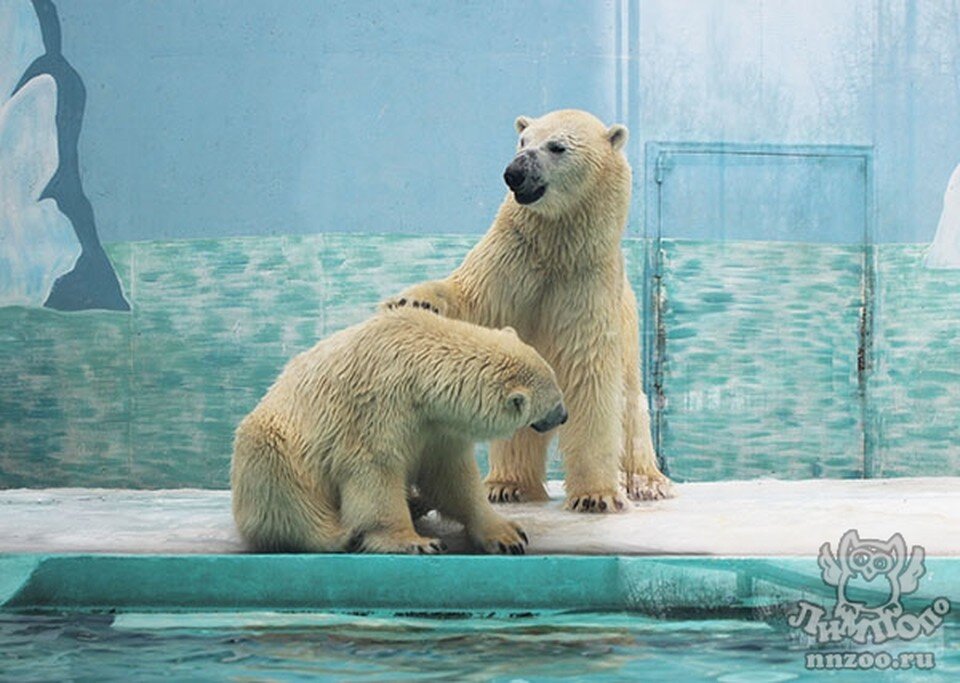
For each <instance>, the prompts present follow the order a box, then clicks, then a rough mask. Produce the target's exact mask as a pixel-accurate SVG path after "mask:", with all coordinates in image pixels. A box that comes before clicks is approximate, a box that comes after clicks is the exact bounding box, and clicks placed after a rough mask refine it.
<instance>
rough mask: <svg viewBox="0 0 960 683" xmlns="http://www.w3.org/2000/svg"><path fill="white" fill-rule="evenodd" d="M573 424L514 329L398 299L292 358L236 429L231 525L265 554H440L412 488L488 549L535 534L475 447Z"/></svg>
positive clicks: (547, 373)
mask: <svg viewBox="0 0 960 683" xmlns="http://www.w3.org/2000/svg"><path fill="white" fill-rule="evenodd" d="M565 419H566V412H565V410H564V408H563V404H562V402H561V394H560V390H559V388H558V386H557V382H556V377H555V375H554V373H553V370H551V368H550V366H549V365H547V363H546V361H544V360H543V358H541V357H540V356H539V354H537V352H536V351H534V350H533V349H532V348H531V347H529V346H527V345H526V344H524V343H523V342H522V341H520V339H519V338H518V337H517V334H516V332H514V331H513V330H509V329H508V330H493V329H486V328H482V327H479V326H476V325H472V324H469V323H465V322H460V321H456V320H451V319H448V318H442V317H440V316H439V315H436V314H435V313H432V312H430V311H428V310H423V309H419V308H413V307H409V306H407V307H403V308H401V309H399V310H397V311H387V312H383V313H379V314H377V315H376V316H374V317H373V318H371V319H370V320H368V321H366V322H364V323H361V324H360V325H356V326H354V327H351V328H349V329H346V330H343V331H341V332H339V333H337V334H334V335H332V336H330V337H328V338H327V339H325V340H323V341H321V342H320V343H318V344H317V345H316V346H314V347H313V348H312V349H310V350H308V351H306V352H304V353H301V354H300V355H298V356H296V357H295V358H294V359H293V360H291V361H290V362H289V363H288V364H287V366H286V368H285V369H284V370H283V372H282V373H281V375H280V377H279V378H278V379H277V381H276V382H275V383H274V384H273V386H272V387H270V389H269V390H268V391H267V394H266V395H265V396H264V397H263V399H262V400H261V401H260V403H259V404H258V405H257V407H256V408H255V409H254V410H253V412H251V413H250V414H249V415H248V416H247V417H246V418H244V419H243V421H242V422H241V423H240V426H239V427H238V428H237V432H236V440H235V444H234V454H233V466H232V471H231V482H232V489H233V514H234V518H235V520H236V523H237V527H238V529H239V531H240V533H241V535H242V536H243V538H244V539H245V540H246V542H247V543H248V544H249V546H250V547H251V548H252V549H254V550H257V551H286V552H336V551H342V550H350V549H358V550H364V551H369V552H383V553H417V552H422V553H435V552H439V551H440V550H442V549H443V548H442V544H441V543H440V542H439V541H438V540H437V539H433V538H424V537H421V536H420V535H418V534H417V532H416V531H415V529H414V527H413V523H412V520H411V516H410V510H409V508H408V501H407V497H408V492H409V490H410V488H411V487H413V486H415V487H416V488H417V489H418V490H419V495H420V496H421V497H422V499H423V502H424V503H426V504H427V505H429V506H430V507H434V508H436V509H437V510H438V511H439V512H440V513H441V514H442V515H444V516H447V517H450V518H452V519H455V520H457V521H459V522H462V523H463V524H464V526H465V527H466V531H467V533H468V535H469V536H470V538H471V539H472V540H473V541H474V543H476V544H477V545H478V546H479V547H480V548H482V549H483V550H485V551H487V552H511V553H521V552H523V549H524V547H525V545H526V543H527V538H526V536H525V534H524V533H523V531H521V530H520V528H519V527H518V526H517V525H516V524H514V523H512V522H510V521H508V520H507V519H505V518H504V517H502V516H500V515H499V514H497V513H496V512H495V511H494V510H493V508H492V506H491V505H490V503H489V502H488V500H487V497H486V495H485V492H484V490H483V486H482V483H481V481H480V472H479V469H478V467H477V464H476V461H475V459H474V457H473V443H474V442H475V441H479V440H487V439H492V438H506V437H509V436H510V435H511V434H513V433H514V432H516V431H517V430H518V429H520V430H521V431H530V430H529V429H527V428H526V427H527V425H531V424H533V423H536V425H537V428H541V429H550V428H552V427H553V426H556V425H557V424H560V423H562V421H563V420H565Z"/></svg>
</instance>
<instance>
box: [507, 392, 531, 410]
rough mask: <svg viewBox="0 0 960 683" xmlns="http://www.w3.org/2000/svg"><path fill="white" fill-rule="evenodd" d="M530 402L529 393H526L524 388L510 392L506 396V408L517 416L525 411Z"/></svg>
mask: <svg viewBox="0 0 960 683" xmlns="http://www.w3.org/2000/svg"><path fill="white" fill-rule="evenodd" d="M529 402H530V392H529V391H527V390H526V389H525V388H524V387H518V388H516V389H514V390H513V391H511V392H510V395H509V396H507V408H509V409H510V410H512V411H514V412H516V413H517V415H522V414H523V413H524V411H525V410H526V409H527V404H528V403H529Z"/></svg>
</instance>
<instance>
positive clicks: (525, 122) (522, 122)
mask: <svg viewBox="0 0 960 683" xmlns="http://www.w3.org/2000/svg"><path fill="white" fill-rule="evenodd" d="M513 125H514V126H515V127H516V129H517V132H518V133H522V132H523V131H525V130H526V129H527V126H529V125H530V117H529V116H518V117H517V120H516V121H514V123H513Z"/></svg>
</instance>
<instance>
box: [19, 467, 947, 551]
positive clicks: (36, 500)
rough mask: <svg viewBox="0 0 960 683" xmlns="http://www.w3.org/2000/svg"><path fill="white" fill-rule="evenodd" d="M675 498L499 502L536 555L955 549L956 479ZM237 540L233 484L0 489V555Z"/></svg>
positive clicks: (742, 487)
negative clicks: (849, 544) (616, 509)
mask: <svg viewBox="0 0 960 683" xmlns="http://www.w3.org/2000/svg"><path fill="white" fill-rule="evenodd" d="M676 490H677V494H678V495H677V497H676V498H673V499H671V500H666V501H658V502H649V503H638V504H636V505H634V506H633V508H632V509H630V510H629V511H627V512H624V513H620V514H606V515H599V514H580V513H572V512H566V511H564V510H563V509H562V485H561V484H560V483H559V482H551V485H550V491H551V494H552V495H553V498H552V500H551V501H550V502H547V503H537V504H533V503H529V504H521V505H505V506H501V507H500V508H499V509H500V510H502V511H503V513H504V514H506V515H508V516H510V517H512V518H513V519H515V520H517V521H518V522H519V523H520V524H521V525H522V526H523V527H524V529H525V530H526V532H527V534H528V535H529V536H530V541H531V545H530V548H529V552H530V553H531V554H554V553H560V554H617V555H644V554H683V555H691V554H703V555H733V556H783V555H799V556H813V555H816V553H817V550H818V548H819V547H820V545H821V544H823V543H824V542H829V543H830V544H831V546H832V547H836V543H837V542H838V541H839V539H840V536H841V535H842V534H843V533H844V532H845V531H846V530H847V529H851V528H855V529H858V530H859V533H860V536H861V538H879V539H884V540H885V539H887V538H889V537H890V536H891V535H892V534H894V533H897V532H899V533H901V534H902V535H903V536H904V539H905V540H906V542H907V544H908V546H912V545H920V546H923V547H924V548H925V550H926V552H927V555H928V556H931V557H936V556H960V533H958V531H960V478H957V477H942V478H910V479H872V480H806V481H778V480H772V479H763V480H754V481H727V482H716V483H697V484H680V485H677V486H676ZM419 526H420V527H421V532H422V533H426V534H430V535H438V534H439V535H440V536H441V537H443V538H444V540H446V541H447V543H448V545H449V546H450V548H451V551H452V552H469V548H468V547H467V544H466V541H465V539H464V537H463V534H462V530H461V529H460V528H459V526H458V525H456V524H452V523H445V522H443V521H442V520H438V519H436V518H435V517H434V516H432V515H431V516H430V517H428V518H425V519H424V520H422V521H421V523H420V525H419ZM243 550H244V549H243V545H242V543H241V541H240V539H239V537H238V535H237V532H236V530H235V529H234V525H233V519H232V517H231V515H230V492H229V491H206V490H188V489H181V490H166V491H132V490H112V489H10V490H0V552H2V553H15V552H17V553H19V552H30V553H69V552H93V553H99V552H103V553H172V554H181V553H237V552H243Z"/></svg>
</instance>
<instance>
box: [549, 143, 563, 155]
mask: <svg viewBox="0 0 960 683" xmlns="http://www.w3.org/2000/svg"><path fill="white" fill-rule="evenodd" d="M547 149H548V150H550V152H552V153H553V154H563V153H564V152H566V151H567V148H566V147H564V146H563V145H562V144H560V143H559V142H551V143H549V144H548V145H547Z"/></svg>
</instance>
